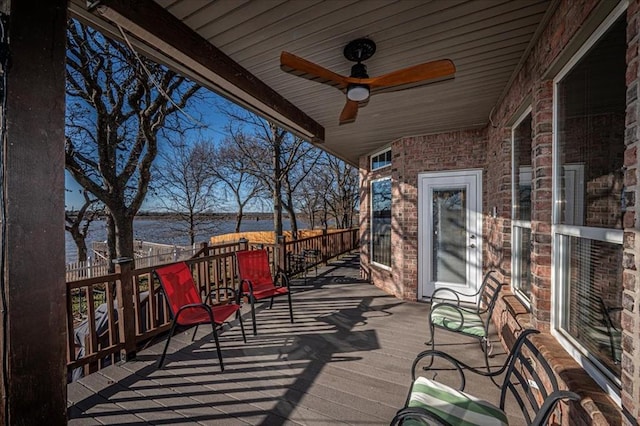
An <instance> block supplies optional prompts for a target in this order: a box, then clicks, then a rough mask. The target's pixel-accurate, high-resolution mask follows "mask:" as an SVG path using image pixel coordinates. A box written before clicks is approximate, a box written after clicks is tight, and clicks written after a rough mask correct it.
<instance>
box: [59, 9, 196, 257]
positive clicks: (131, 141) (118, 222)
mask: <svg viewBox="0 0 640 426" xmlns="http://www.w3.org/2000/svg"><path fill="white" fill-rule="evenodd" d="M67 45H68V47H67V83H66V84H67V86H66V92H67V124H66V130H67V138H66V147H65V149H66V168H67V170H68V171H69V172H70V173H71V174H72V176H73V177H74V179H75V180H76V181H77V182H78V183H79V184H80V185H81V186H82V187H83V188H84V189H86V190H87V191H88V192H90V193H91V194H93V195H94V196H95V197H96V198H97V199H99V200H100V201H101V202H102V203H103V204H104V205H105V206H106V208H107V210H108V213H109V214H110V216H111V220H109V221H108V223H109V226H108V227H107V229H108V236H107V239H108V241H109V251H110V253H109V255H110V257H111V258H113V257H116V256H117V257H133V254H134V253H133V250H134V248H133V247H134V246H133V219H134V217H135V215H136V213H137V212H138V211H139V209H140V207H141V205H142V202H143V201H144V199H145V196H146V193H147V190H148V187H149V181H150V179H151V165H152V163H153V161H154V159H155V158H156V156H157V153H158V144H159V139H161V138H162V136H163V132H164V133H167V132H170V131H172V130H173V131H180V130H183V129H184V125H181V121H180V118H181V116H180V115H179V114H178V112H179V111H180V110H182V109H184V108H185V107H186V106H187V104H188V103H189V101H190V100H191V99H192V98H193V97H194V95H195V94H196V92H197V91H198V89H199V86H197V85H196V84H193V83H189V82H187V81H186V79H185V78H184V77H181V76H179V75H177V74H176V73H175V72H174V71H171V70H168V69H167V68H166V67H163V66H160V65H158V64H155V63H153V62H151V61H149V60H146V59H145V58H142V57H138V56H137V55H135V54H134V52H133V51H132V50H131V49H129V48H127V47H126V46H124V45H122V44H120V43H118V42H115V41H113V40H110V39H108V38H106V37H104V36H102V35H101V34H100V33H98V32H97V31H95V30H93V29H91V28H88V27H85V26H83V25H82V24H80V23H79V22H77V21H74V20H71V21H70V22H69V26H68V43H67ZM165 136H166V135H165Z"/></svg>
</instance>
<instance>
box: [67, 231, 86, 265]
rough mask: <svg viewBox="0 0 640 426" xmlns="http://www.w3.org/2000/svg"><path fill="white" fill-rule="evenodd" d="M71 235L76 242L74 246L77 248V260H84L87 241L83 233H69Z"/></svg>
mask: <svg viewBox="0 0 640 426" xmlns="http://www.w3.org/2000/svg"><path fill="white" fill-rule="evenodd" d="M71 236H72V237H73V242H74V243H76V247H77V249H78V260H79V261H81V262H84V261H85V260H87V241H86V239H85V237H86V236H85V235H82V234H79V233H73V232H72V233H71Z"/></svg>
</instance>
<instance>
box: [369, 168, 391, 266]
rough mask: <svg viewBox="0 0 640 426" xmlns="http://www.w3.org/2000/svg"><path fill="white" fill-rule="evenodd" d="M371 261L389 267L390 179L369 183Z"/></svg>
mask: <svg viewBox="0 0 640 426" xmlns="http://www.w3.org/2000/svg"><path fill="white" fill-rule="evenodd" d="M371 260H372V262H374V263H377V264H379V265H384V266H387V267H391V178H384V179H378V180H374V181H372V182H371Z"/></svg>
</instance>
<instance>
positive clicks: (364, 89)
mask: <svg viewBox="0 0 640 426" xmlns="http://www.w3.org/2000/svg"><path fill="white" fill-rule="evenodd" d="M375 52H376V44H375V43H374V42H373V40H370V39H367V38H359V39H356V40H353V41H351V42H349V43H348V44H347V45H346V46H345V48H344V52H343V54H344V57H345V58H347V59H348V60H349V61H352V62H355V65H353V66H352V67H351V75H349V76H348V77H347V76H344V75H340V74H337V73H335V72H333V71H330V70H328V69H326V68H323V67H321V66H320V65H317V64H314V63H313V62H310V61H307V60H306V59H303V58H300V57H299V56H296V55H294V54H291V53H288V52H282V54H281V55H280V68H281V69H282V70H283V71H286V72H289V73H292V74H294V75H297V76H299V77H303V78H308V79H310V80H314V81H318V82H320V83H324V84H328V85H330V86H333V87H336V88H338V89H339V90H341V91H342V92H345V93H346V95H347V103H346V104H345V106H344V108H343V109H342V113H340V124H347V123H353V122H354V121H355V120H356V116H357V115H358V108H359V107H364V106H366V105H367V103H368V102H369V97H370V96H371V95H372V94H375V93H378V92H382V91H385V92H389V91H397V90H403V89H407V88H409V87H416V86H421V85H424V84H429V83H433V82H434V81H440V80H442V79H445V78H453V74H454V73H455V72H456V67H455V65H453V62H451V61H450V60H449V59H441V60H438V61H432V62H426V63H424V64H419V65H414V66H411V67H407V68H403V69H401V70H397V71H393V72H390V73H388V74H384V75H381V76H378V77H369V75H368V74H367V67H366V65H365V64H363V63H362V62H363V61H366V60H367V59H369V58H371V56H373V54H374V53H375Z"/></svg>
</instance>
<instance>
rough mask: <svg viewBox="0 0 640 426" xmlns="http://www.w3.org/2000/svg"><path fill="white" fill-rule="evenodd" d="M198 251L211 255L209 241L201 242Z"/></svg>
mask: <svg viewBox="0 0 640 426" xmlns="http://www.w3.org/2000/svg"><path fill="white" fill-rule="evenodd" d="M198 251H200V252H202V254H203V255H204V256H209V243H207V242H206V241H203V242H201V243H200V250H198Z"/></svg>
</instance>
